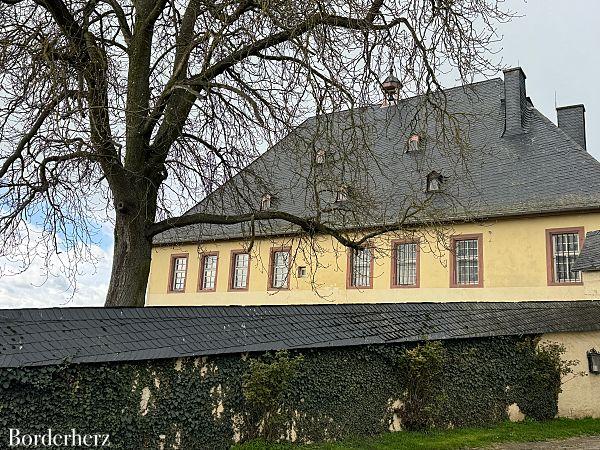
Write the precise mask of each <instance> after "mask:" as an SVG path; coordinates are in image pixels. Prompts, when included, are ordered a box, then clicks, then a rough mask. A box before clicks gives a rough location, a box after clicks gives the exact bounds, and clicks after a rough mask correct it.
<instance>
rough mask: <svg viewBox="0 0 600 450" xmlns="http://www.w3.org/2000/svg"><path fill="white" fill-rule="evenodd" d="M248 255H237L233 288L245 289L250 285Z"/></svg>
mask: <svg viewBox="0 0 600 450" xmlns="http://www.w3.org/2000/svg"><path fill="white" fill-rule="evenodd" d="M249 261H250V257H249V255H248V253H237V254H236V255H235V258H234V261H233V288H234V289H245V288H246V286H247V285H248V263H249Z"/></svg>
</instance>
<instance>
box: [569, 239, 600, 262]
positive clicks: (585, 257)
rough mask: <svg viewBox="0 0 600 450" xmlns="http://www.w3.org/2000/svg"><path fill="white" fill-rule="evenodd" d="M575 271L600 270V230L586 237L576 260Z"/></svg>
mask: <svg viewBox="0 0 600 450" xmlns="http://www.w3.org/2000/svg"><path fill="white" fill-rule="evenodd" d="M573 270H589V271H594V270H600V230H596V231H590V232H588V233H587V234H586V235H585V242H584V244H583V248H582V249H581V252H580V253H579V256H578V257H577V259H576V260H575V264H574V265H573Z"/></svg>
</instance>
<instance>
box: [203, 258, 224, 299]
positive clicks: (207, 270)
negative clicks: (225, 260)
mask: <svg viewBox="0 0 600 450" xmlns="http://www.w3.org/2000/svg"><path fill="white" fill-rule="evenodd" d="M218 264H219V254H218V253H207V254H203V255H202V264H201V265H202V273H201V274H200V276H201V278H200V290H201V291H214V290H216V289H217V270H218Z"/></svg>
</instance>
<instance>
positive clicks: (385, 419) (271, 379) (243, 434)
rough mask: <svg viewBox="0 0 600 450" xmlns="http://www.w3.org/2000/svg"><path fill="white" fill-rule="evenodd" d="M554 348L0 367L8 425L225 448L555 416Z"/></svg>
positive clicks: (407, 347)
mask: <svg viewBox="0 0 600 450" xmlns="http://www.w3.org/2000/svg"><path fill="white" fill-rule="evenodd" d="M560 355H561V349H560V348H559V347H558V346H556V345H554V346H548V345H546V346H539V345H538V340H537V338H535V337H533V336H525V337H495V338H482V339H468V340H453V341H442V342H428V343H421V344H414V343H413V344H393V345H392V344H387V345H365V346H355V347H343V348H331V349H327V348H325V349H308V350H302V351H293V352H292V351H290V352H279V353H275V354H273V353H266V354H251V355H239V354H235V355H226V356H225V355H223V356H216V357H210V358H181V359H179V360H177V361H174V360H156V361H142V362H128V363H100V364H69V363H65V364H63V365H60V366H48V367H40V368H18V369H14V368H4V369H0V442H3V443H4V442H7V440H8V429H9V428H18V429H19V430H20V431H21V433H43V432H46V431H47V429H48V428H52V430H53V431H55V432H68V431H70V430H71V429H73V428H74V429H76V430H78V431H79V432H81V433H83V432H85V433H110V436H111V439H110V440H111V447H112V448H123V449H132V448H159V447H164V448H178V447H179V448H183V449H195V448H228V447H229V446H230V445H231V444H232V443H233V442H234V440H241V441H244V440H248V439H253V438H255V437H263V438H264V437H266V438H268V439H271V440H281V439H288V440H290V439H296V440H298V441H322V440H335V439H342V438H346V437H348V436H351V435H363V436H367V435H374V434H378V433H381V432H383V431H387V430H388V429H389V428H390V424H392V423H393V422H394V421H395V422H396V423H398V422H400V423H401V424H402V427H403V428H404V429H423V428H430V427H462V426H481V425H488V424H493V423H497V422H500V421H503V420H506V418H507V412H506V411H507V406H508V405H510V404H512V403H517V404H518V405H519V407H520V408H521V410H522V411H523V412H524V413H525V414H526V415H527V416H529V417H532V418H535V419H548V418H552V417H554V416H555V415H556V412H557V399H558V393H559V392H560V379H561V373H562V372H564V371H566V370H568V368H565V367H564V364H563V363H561V362H560Z"/></svg>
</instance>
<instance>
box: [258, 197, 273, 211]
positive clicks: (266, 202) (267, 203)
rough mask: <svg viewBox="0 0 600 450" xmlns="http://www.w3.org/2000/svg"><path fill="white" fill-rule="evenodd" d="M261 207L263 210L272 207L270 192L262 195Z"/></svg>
mask: <svg viewBox="0 0 600 450" xmlns="http://www.w3.org/2000/svg"><path fill="white" fill-rule="evenodd" d="M260 209H261V210H262V211H266V210H267V209H271V195H270V194H265V195H263V196H262V200H261V202H260Z"/></svg>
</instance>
